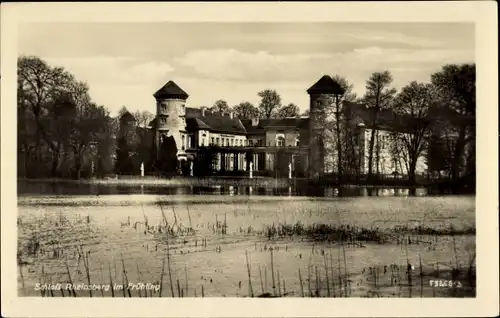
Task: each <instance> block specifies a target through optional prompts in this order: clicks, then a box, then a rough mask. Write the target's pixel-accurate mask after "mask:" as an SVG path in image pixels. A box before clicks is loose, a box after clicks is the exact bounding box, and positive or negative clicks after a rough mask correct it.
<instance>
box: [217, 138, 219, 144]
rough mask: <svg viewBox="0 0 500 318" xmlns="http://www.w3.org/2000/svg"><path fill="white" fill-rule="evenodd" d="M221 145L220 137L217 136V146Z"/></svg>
mask: <svg viewBox="0 0 500 318" xmlns="http://www.w3.org/2000/svg"><path fill="white" fill-rule="evenodd" d="M218 145H219V137H217V146H218Z"/></svg>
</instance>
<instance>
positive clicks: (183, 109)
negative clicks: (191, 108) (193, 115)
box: [181, 104, 186, 113]
mask: <svg viewBox="0 0 500 318" xmlns="http://www.w3.org/2000/svg"><path fill="white" fill-rule="evenodd" d="M181 109H182V112H183V113H186V105H184V104H182V105H181Z"/></svg>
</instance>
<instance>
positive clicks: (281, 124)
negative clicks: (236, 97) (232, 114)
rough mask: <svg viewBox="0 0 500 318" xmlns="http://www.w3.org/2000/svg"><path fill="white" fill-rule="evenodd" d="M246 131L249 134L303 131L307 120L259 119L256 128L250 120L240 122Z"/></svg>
mask: <svg viewBox="0 0 500 318" xmlns="http://www.w3.org/2000/svg"><path fill="white" fill-rule="evenodd" d="M241 122H242V123H243V125H244V126H245V128H246V130H247V131H248V132H249V133H254V134H255V133H264V132H265V131H266V130H267V129H270V128H272V129H278V130H279V129H282V130H288V129H291V128H294V129H305V128H307V127H308V126H307V125H308V123H309V118H269V119H259V122H258V124H257V125H256V126H253V125H252V120H251V119H244V120H241Z"/></svg>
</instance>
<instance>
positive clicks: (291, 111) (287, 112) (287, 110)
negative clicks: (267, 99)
mask: <svg viewBox="0 0 500 318" xmlns="http://www.w3.org/2000/svg"><path fill="white" fill-rule="evenodd" d="M299 113H300V109H299V106H297V105H295V104H294V103H290V104H288V105H286V106H283V107H281V108H280V109H278V113H277V116H276V117H278V118H287V117H298V116H299Z"/></svg>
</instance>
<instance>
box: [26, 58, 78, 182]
mask: <svg viewBox="0 0 500 318" xmlns="http://www.w3.org/2000/svg"><path fill="white" fill-rule="evenodd" d="M17 75H18V82H17V84H18V92H19V97H18V108H20V113H21V114H22V115H23V117H24V118H23V119H21V124H22V125H23V126H24V127H23V128H22V131H27V130H28V129H27V127H26V124H27V123H28V122H29V120H30V119H33V121H34V124H35V127H36V128H35V131H34V135H35V136H34V139H35V143H36V146H35V152H34V155H35V156H34V160H35V162H37V164H38V166H40V165H41V164H42V162H43V161H42V160H43V155H44V152H43V151H42V147H43V146H44V145H46V146H47V147H48V152H49V153H50V155H51V157H52V158H51V176H53V177H55V176H56V175H57V170H58V167H59V164H60V159H61V155H62V150H63V144H64V142H65V140H64V139H67V135H66V134H64V135H61V134H60V132H61V129H60V128H61V127H60V125H58V124H55V123H56V122H57V123H60V121H64V120H66V119H67V118H65V116H66V115H67V112H62V111H59V110H60V108H61V109H62V108H65V107H66V106H67V104H68V103H66V102H64V101H63V100H64V99H67V96H68V91H69V90H70V87H71V86H72V84H73V83H74V77H73V76H72V75H71V74H69V73H68V72H66V71H65V70H64V69H63V68H60V67H50V66H49V65H48V64H47V63H46V62H45V61H43V60H41V59H40V58H38V57H34V56H22V57H19V58H18V60H17ZM63 104H64V106H61V105H63ZM63 114H64V115H63ZM62 125H65V124H62ZM21 136H23V135H21ZM42 141H43V143H44V144H42ZM22 142H23V143H25V141H22ZM25 154H26V152H25Z"/></svg>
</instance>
